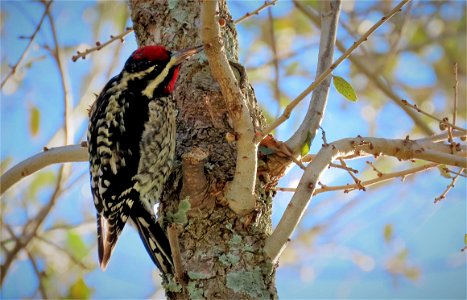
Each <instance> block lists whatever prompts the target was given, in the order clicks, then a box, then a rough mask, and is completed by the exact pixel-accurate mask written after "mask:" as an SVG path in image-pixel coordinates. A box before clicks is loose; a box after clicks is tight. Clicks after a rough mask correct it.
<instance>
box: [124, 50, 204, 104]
mask: <svg viewBox="0 0 467 300" xmlns="http://www.w3.org/2000/svg"><path fill="white" fill-rule="evenodd" d="M201 49H202V47H194V48H189V49H185V50H181V51H179V52H175V53H172V52H171V51H169V50H167V49H166V48H165V47H163V46H144V47H141V48H139V49H137V50H136V51H134V52H133V54H131V56H130V57H129V58H128V60H127V61H126V63H125V67H124V69H123V76H124V77H127V78H128V82H129V83H130V84H138V85H141V87H144V88H143V90H142V93H143V95H145V96H147V97H148V98H153V97H154V96H155V95H157V96H165V95H168V94H170V93H172V91H173V89H174V87H175V82H176V80H177V77H178V71H179V68H180V64H181V63H182V62H183V61H184V60H185V59H187V58H188V57H190V56H192V55H193V54H196V53H198V52H199V51H201Z"/></svg>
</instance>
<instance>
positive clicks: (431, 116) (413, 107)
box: [402, 100, 467, 132]
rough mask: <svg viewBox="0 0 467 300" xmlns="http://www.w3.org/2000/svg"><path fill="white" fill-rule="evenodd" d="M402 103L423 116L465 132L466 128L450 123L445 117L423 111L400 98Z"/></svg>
mask: <svg viewBox="0 0 467 300" xmlns="http://www.w3.org/2000/svg"><path fill="white" fill-rule="evenodd" d="M402 103H403V104H404V105H406V106H408V107H410V108H412V109H413V110H416V111H417V112H419V113H421V114H422V115H425V116H427V117H429V118H431V119H433V120H436V121H438V122H439V123H442V124H445V125H446V126H449V127H452V128H454V129H457V130H459V131H464V132H467V129H464V128H461V127H459V126H456V125H454V124H453V123H450V122H449V121H448V120H447V119H446V118H444V119H440V118H438V117H435V116H433V115H432V114H430V113H427V112H425V111H423V110H422V109H421V108H419V107H418V105H417V104H410V103H409V101H407V100H402Z"/></svg>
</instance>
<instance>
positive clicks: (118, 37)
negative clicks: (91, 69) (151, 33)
mask: <svg viewBox="0 0 467 300" xmlns="http://www.w3.org/2000/svg"><path fill="white" fill-rule="evenodd" d="M131 32H133V28H132V27H127V28H126V29H125V31H124V32H122V33H120V34H119V35H116V36H113V35H111V36H110V39H109V40H108V41H107V42H105V43H101V42H96V46H95V47H92V48H89V49H85V50H84V51H83V52H81V51H76V55H73V56H72V57H71V60H72V61H73V62H76V61H77V60H78V59H79V58H82V59H85V58H86V55H88V54H90V53H91V52H94V51H99V50H101V49H102V48H104V47H106V46H107V45H109V44H111V43H113V42H115V41H117V40H120V41H121V42H122V43H123V42H124V41H125V40H124V37H126V36H127V35H128V34H130V33H131Z"/></svg>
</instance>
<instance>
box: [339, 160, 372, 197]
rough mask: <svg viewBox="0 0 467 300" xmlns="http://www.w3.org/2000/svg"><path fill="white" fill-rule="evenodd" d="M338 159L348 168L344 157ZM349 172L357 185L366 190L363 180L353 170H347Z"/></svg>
mask: <svg viewBox="0 0 467 300" xmlns="http://www.w3.org/2000/svg"><path fill="white" fill-rule="evenodd" d="M338 160H339V161H340V163H341V165H342V166H343V167H344V168H348V167H347V164H346V163H345V161H344V159H343V158H341V157H339V158H338ZM347 173H348V174H349V175H350V177H352V179H353V181H354V182H355V186H357V187H358V189H359V190H362V191H365V186H364V185H362V181H361V180H360V179H358V178H357V176H355V175H354V173H353V172H350V171H348V170H347Z"/></svg>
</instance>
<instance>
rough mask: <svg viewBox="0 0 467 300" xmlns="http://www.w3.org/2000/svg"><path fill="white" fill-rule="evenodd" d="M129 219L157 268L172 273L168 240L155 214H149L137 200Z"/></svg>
mask: <svg viewBox="0 0 467 300" xmlns="http://www.w3.org/2000/svg"><path fill="white" fill-rule="evenodd" d="M131 219H132V220H133V222H134V223H135V226H136V228H137V230H138V233H139V236H140V238H141V240H142V241H143V243H144V246H145V247H146V251H147V252H148V253H149V256H150V257H151V259H152V260H153V262H154V263H155V264H156V266H157V267H158V268H159V270H160V271H161V272H163V273H165V274H170V273H173V263H172V251H171V249H170V244H169V240H168V239H167V236H166V234H165V232H164V230H163V229H162V227H161V226H160V225H159V223H158V222H157V221H156V218H155V216H154V215H151V214H150V213H149V212H148V211H147V210H146V209H145V208H144V207H143V205H142V204H141V203H140V202H139V201H137V203H135V204H134V205H133V210H132V214H131Z"/></svg>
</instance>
